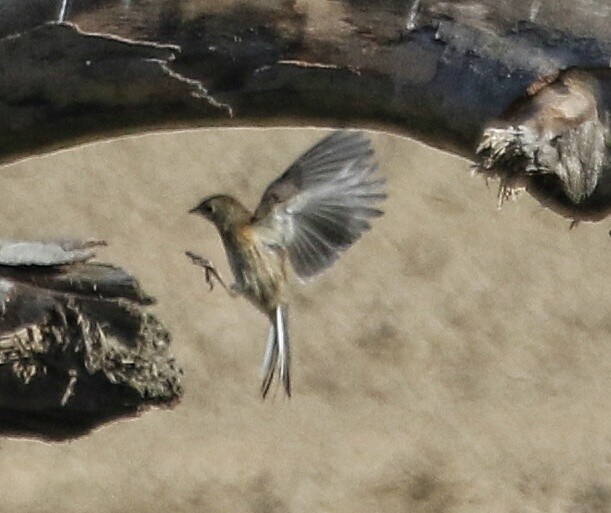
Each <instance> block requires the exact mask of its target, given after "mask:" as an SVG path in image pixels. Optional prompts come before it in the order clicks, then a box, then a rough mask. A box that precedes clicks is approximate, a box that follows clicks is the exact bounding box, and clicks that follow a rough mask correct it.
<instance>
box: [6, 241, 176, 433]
mask: <svg viewBox="0 0 611 513" xmlns="http://www.w3.org/2000/svg"><path fill="white" fill-rule="evenodd" d="M70 244H71V246H67V245H66V243H65V241H63V242H59V243H58V242H33V243H23V242H14V243H11V242H9V241H0V433H23V434H35V435H39V436H43V437H49V438H63V437H68V436H74V435H76V434H80V433H82V432H86V431H87V430H89V429H91V428H92V427H93V426H95V425H97V424H99V423H101V422H104V421H105V420H108V419H111V418H114V417H117V416H122V415H126V414H134V413H136V412H138V411H139V410H140V409H142V407H143V406H146V405H150V404H172V403H173V402H174V401H175V400H177V399H178V398H179V397H180V394H181V384H180V380H181V375H182V371H181V369H180V368H179V367H178V365H177V364H176V362H175V360H174V357H173V356H172V354H171V351H170V335H169V333H168V331H167V330H166V329H165V328H164V327H163V325H162V324H161V323H160V322H159V321H158V320H157V318H156V317H155V316H153V315H152V314H150V313H147V312H145V311H143V306H145V305H147V304H150V303H152V302H153V299H152V298H150V297H149V296H147V295H146V294H144V293H143V292H142V290H141V289H140V286H139V284H138V282H137V281H136V280H135V279H134V278H133V276H131V275H130V274H128V273H127V272H125V271H124V270H122V269H119V268H117V267H114V266H111V265H107V264H99V263H92V262H88V261H86V259H84V258H83V255H82V252H83V251H89V252H90V249H88V248H89V246H90V244H88V243H84V244H79V243H78V242H75V241H71V242H70ZM9 254H10V256H11V258H10V259H7V261H6V262H5V261H3V260H2V257H3V255H4V256H6V255H9ZM91 256H93V254H92V253H89V256H88V258H90V257H91Z"/></svg>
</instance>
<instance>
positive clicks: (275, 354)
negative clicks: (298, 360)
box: [261, 305, 291, 398]
mask: <svg viewBox="0 0 611 513" xmlns="http://www.w3.org/2000/svg"><path fill="white" fill-rule="evenodd" d="M276 367H278V372H279V374H280V380H281V381H282V384H283V385H284V391H285V392H286V395H287V396H289V397H291V373H290V367H291V352H290V345H289V331H288V307H287V305H279V306H278V307H277V308H276V311H275V312H274V316H273V319H272V326H271V327H270V329H269V336H268V337H267V347H266V348H265V356H264V357H263V366H262V369H261V370H262V374H263V383H262V384H261V394H262V395H263V398H265V396H266V395H267V392H269V388H270V386H271V384H272V381H273V379H274V374H275V372H276Z"/></svg>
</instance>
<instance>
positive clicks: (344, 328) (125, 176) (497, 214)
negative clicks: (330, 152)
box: [0, 130, 611, 513]
mask: <svg viewBox="0 0 611 513" xmlns="http://www.w3.org/2000/svg"><path fill="white" fill-rule="evenodd" d="M319 137H320V132H317V131H313V130H309V131H308V130H300V131H297V130H256V131H255V130H211V131H206V130H201V131H188V132H178V133H172V134H153V135H145V136H141V137H135V138H129V139H121V140H115V141H111V142H105V143H99V144H93V145H88V146H83V147H80V148H77V149H74V150H71V151H65V152H61V153H57V154H53V155H48V156H45V157H41V158H35V159H30V160H26V161H22V162H19V163H17V164H13V165H10V166H7V167H4V168H2V169H1V170H0V183H1V184H2V189H3V191H4V193H5V195H4V198H5V200H4V201H3V202H2V203H1V204H0V215H1V216H2V219H4V220H5V223H4V224H3V226H2V236H3V237H22V238H36V237H69V236H74V237H97V238H105V239H108V240H109V241H110V242H111V243H112V245H111V246H110V247H108V248H106V249H103V250H101V251H100V254H99V258H100V260H103V261H110V262H114V263H118V264H120V265H122V266H124V267H126V268H128V269H130V270H132V271H133V272H135V274H136V275H137V276H138V277H139V278H140V280H141V282H142V284H143V285H144V287H145V289H146V290H147V291H149V292H150V293H152V294H154V295H155V296H157V298H158V300H159V303H158V305H157V306H156V307H155V311H156V313H157V314H158V315H159V316H160V318H161V319H162V320H163V321H164V322H165V323H166V324H167V326H168V327H169V328H170V330H171V331H172V333H173V336H174V353H175V355H176V357H177V358H178V359H179V361H180V362H182V364H183V366H184V368H185V372H186V375H185V378H184V386H185V396H184V400H183V401H182V403H181V404H179V405H178V406H177V407H176V408H175V409H174V410H172V411H159V410H152V411H150V412H148V413H146V414H144V415H142V416H141V417H140V418H137V419H132V420H127V421H120V422H116V423H113V424H109V425H106V426H104V427H101V428H99V429H98V430H96V431H95V432H93V433H92V434H91V435H89V436H86V437H83V438H80V439H77V440H74V441H72V442H70V443H56V444H48V443H43V442H40V441H36V440H27V439H8V438H4V439H1V440H0V475H2V486H1V487H0V511H3V512H4V511H6V512H13V513H21V512H23V513H37V512H53V513H55V512H59V511H61V512H64V513H71V512H96V513H97V512H117V513H118V512H126V511H130V512H131V511H134V512H140V511H146V512H211V513H214V512H236V513H239V512H254V513H266V512H270V513H271V512H288V511H290V512H318V511H321V512H322V511H329V512H331V511H332V512H338V513H341V512H346V513H358V512H368V513H369V512H377V511H384V512H389V513H393V512H416V513H419V512H422V513H424V512H431V513H432V512H438V513H441V512H472V511H473V512H487V513H489V512H499V513H502V512H508V513H510V512H539V511H540V512H556V511H566V512H570V513H599V512H608V511H611V394H610V391H611V357H610V356H609V354H611V317H610V316H609V305H610V304H611V286H610V285H611V283H610V279H609V251H610V246H611V241H610V238H609V235H608V233H607V232H608V230H609V223H608V222H606V223H601V224H598V225H581V226H579V227H578V228H577V229H575V230H571V231H569V229H568V222H567V221H566V220H564V219H561V218H559V217H558V216H556V215H554V214H552V213H550V212H549V211H546V210H544V209H542V208H541V207H539V206H538V205H537V204H536V203H535V202H534V201H533V200H531V199H530V198H528V197H526V196H524V197H522V198H520V200H519V201H518V202H516V203H509V204H507V205H506V206H505V207H504V208H503V209H502V210H501V211H498V210H497V209H496V200H495V194H494V190H488V189H487V188H486V185H485V183H484V182H483V180H481V179H474V178H470V177H469V175H468V163H467V162H465V161H462V160H459V159H456V158H453V157H451V156H448V155H445V154H442V153H440V152H437V151H434V150H432V149H430V148H427V147H425V146H422V145H420V144H417V143H415V142H413V141H410V140H407V139H401V138H397V137H391V136H388V135H383V134H373V135H372V137H373V141H374V145H375V147H376V149H377V152H378V158H379V162H380V164H381V168H382V170H383V173H384V174H385V175H386V176H387V178H388V184H389V186H388V189H389V192H390V197H389V199H388V201H387V202H386V205H385V209H386V212H387V213H386V215H385V217H383V218H382V219H380V220H378V221H377V222H376V223H375V226H374V229H373V230H372V231H371V232H370V233H368V234H367V235H366V236H365V237H364V238H363V239H362V240H361V241H360V242H359V243H358V244H357V245H356V246H354V247H353V248H352V249H351V250H350V251H349V252H348V253H346V254H345V255H344V257H343V258H342V259H341V260H340V262H339V264H338V265H337V266H336V267H335V268H334V269H333V270H332V271H330V272H329V273H328V274H325V275H324V276H323V277H321V278H320V279H319V280H318V281H316V282H314V283H312V284H309V285H306V286H299V285H298V284H297V283H296V282H295V286H294V288H293V291H294V293H293V305H292V312H291V313H292V340H293V343H294V364H295V365H294V378H295V379H294V397H293V399H292V400H290V401H288V400H286V399H285V398H284V397H283V396H282V394H281V393H280V390H276V393H275V394H272V395H273V396H274V397H272V398H271V400H268V401H266V402H262V401H261V400H260V399H259V392H258V390H259V376H258V369H259V365H260V360H261V358H262V353H263V346H264V342H265V338H266V335H267V324H266V322H267V321H266V320H265V319H264V318H263V317H262V316H261V315H260V314H259V313H258V312H257V311H256V310H255V309H254V308H252V307H251V306H250V305H249V304H248V303H247V302H246V301H244V300H233V299H230V298H229V297H227V296H226V295H225V294H224V293H223V292H222V291H221V290H218V289H217V290H215V291H214V292H213V293H209V292H208V291H207V289H206V287H205V286H204V285H203V282H202V279H201V273H200V272H198V270H197V269H195V268H194V267H193V266H191V265H190V264H189V262H188V261H187V259H186V258H185V257H184V255H183V251H184V250H185V249H193V250H195V251H197V252H200V253H203V254H206V255H208V256H209V257H210V258H211V259H212V260H213V261H214V262H215V263H216V264H217V265H218V267H219V268H220V269H221V271H222V272H223V273H224V274H225V276H228V270H227V264H226V261H225V258H224V255H223V251H222V247H221V245H220V242H219V240H218V237H217V235H216V232H215V231H214V228H213V227H212V226H210V225H208V224H206V223H205V222H204V221H203V220H201V219H198V218H196V217H193V216H189V215H187V214H186V211H187V210H188V209H189V208H190V207H192V206H193V205H194V204H195V203H196V202H197V201H198V200H199V199H200V197H203V196H205V195H208V194H212V193H217V192H232V193H235V194H236V195H239V196H240V197H242V198H243V199H244V201H245V202H247V204H248V205H250V206H254V205H255V204H256V202H257V200H258V198H259V195H260V194H261V192H262V190H263V189H264V187H265V186H266V184H267V183H268V182H269V181H270V180H271V179H273V178H274V177H275V176H276V175H277V174H278V173H279V172H280V171H281V170H282V169H283V168H284V167H285V166H287V165H288V164H289V163H290V162H291V161H292V160H293V158H294V157H296V156H297V155H298V154H299V153H300V152H301V151H303V150H304V149H306V148H307V147H308V146H309V145H310V144H311V143H313V142H314V141H316V140H317V139H318V138H319ZM494 188H495V185H493V186H492V189H494Z"/></svg>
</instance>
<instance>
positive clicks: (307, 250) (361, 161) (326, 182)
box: [253, 131, 386, 279]
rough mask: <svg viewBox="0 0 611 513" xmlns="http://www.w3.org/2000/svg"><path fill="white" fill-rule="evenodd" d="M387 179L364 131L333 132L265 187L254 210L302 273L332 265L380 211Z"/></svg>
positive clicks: (270, 237)
mask: <svg viewBox="0 0 611 513" xmlns="http://www.w3.org/2000/svg"><path fill="white" fill-rule="evenodd" d="M384 184H385V181H384V180H383V179H382V178H379V177H378V173H377V165H376V163H375V162H373V149H372V148H371V145H370V142H369V140H368V139H367V138H366V137H365V136H364V135H363V134H361V133H360V132H344V131H341V132H333V133H332V134H331V135H329V136H327V137H325V138H324V139H323V140H322V141H320V142H319V143H318V144H316V145H315V146H313V147H312V148H311V149H310V150H308V151H307V152H306V153H304V154H303V155H302V156H301V157H299V158H298V159H297V160H296V161H295V162H294V163H293V164H292V165H291V166H290V167H289V168H288V169H287V170H286V171H285V172H284V173H283V174H282V176H280V177H279V178H278V179H277V180H275V181H274V182H272V183H271V184H270V185H269V187H268V188H267V189H266V191H265V193H264V194H263V197H262V199H261V202H260V204H259V206H258V207H257V210H256V211H255V214H254V218H253V220H254V222H255V223H256V224H257V226H259V227H260V228H261V232H262V233H263V234H264V237H266V238H267V240H268V242H269V243H270V244H275V245H279V246H282V247H284V248H285V249H286V251H287V253H288V256H289V260H290V262H291V265H292V266H293V268H294V269H295V272H296V273H297V275H298V276H299V277H300V278H302V279H307V278H311V277H313V276H316V275H317V274H320V273H321V272H323V271H324V270H325V269H327V268H328V267H330V266H331V265H332V264H333V263H334V262H335V261H336V260H337V259H338V258H339V255H340V253H341V251H343V250H345V249H346V248H348V247H349V246H350V245H352V244H353V243H354V242H355V241H356V240H357V239H358V238H359V237H360V236H361V235H362V234H363V232H365V231H367V230H368V229H369V228H370V224H369V220H370V219H371V218H373V217H378V216H380V215H382V211H381V210H379V209H378V208H377V204H378V203H379V202H380V201H382V200H383V199H384V198H385V197H386V194H385V192H384Z"/></svg>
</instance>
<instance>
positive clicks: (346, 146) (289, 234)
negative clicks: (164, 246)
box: [187, 132, 386, 397]
mask: <svg viewBox="0 0 611 513" xmlns="http://www.w3.org/2000/svg"><path fill="white" fill-rule="evenodd" d="M372 157H373V150H372V149H371V146H370V143H369V141H368V140H367V139H366V138H365V137H364V136H363V135H362V134H361V133H358V132H334V133H332V134H331V135H329V136H327V137H325V138H324V139H323V140H322V141H320V142H319V143H318V144H316V145H315V146H313V147H312V148H311V149H310V150H308V151H307V152H306V153H304V154H303V155H302V156H301V157H299V158H298V159H297V160H296V161H295V162H294V163H293V164H292V165H291V166H290V167H289V169H287V170H286V171H285V172H284V173H283V174H282V175H281V176H280V177H279V178H278V179H277V180H275V181H274V182H272V183H271V184H270V185H269V187H268V188H267V189H266V191H265V192H264V194H263V197H262V198H261V201H260V203H259V206H258V207H257V209H256V210H255V212H254V213H251V212H249V211H248V209H246V207H244V206H243V205H242V204H241V203H240V202H239V201H238V200H236V199H235V198H233V197H231V196H225V195H217V196H211V197H209V198H206V199H205V200H203V201H202V202H201V203H200V204H199V205H198V206H197V207H195V208H193V209H192V210H190V212H192V213H197V214H199V215H202V216H203V217H205V218H206V219H208V220H210V221H212V222H213V223H214V224H215V226H216V227H217V229H218V231H219V234H220V236H221V239H222V241H223V244H224V246H225V252H226V254H227V258H228V260H229V264H230V267H231V271H232V273H233V275H234V278H235V284H233V285H232V286H231V287H230V288H228V290H229V291H230V292H231V293H232V294H240V295H243V296H245V297H246V298H248V299H249V300H250V301H251V303H253V304H254V305H255V306H256V307H257V308H258V309H259V310H261V311H262V312H263V313H265V314H266V315H267V316H268V318H269V319H270V322H271V323H272V327H271V329H270V334H269V338H268V343H267V349H266V353H265V358H264V361H263V374H264V377H263V383H262V386H261V392H262V394H263V397H265V396H266V394H267V392H268V391H269V387H270V385H271V383H272V380H273V377H274V373H275V370H276V367H278V370H279V374H280V379H281V381H282V382H283V385H284V389H285V392H286V394H287V395H288V396H290V395H291V378H290V350H289V336H288V305H287V294H286V283H287V276H286V262H287V260H288V261H290V263H291V265H292V267H293V269H294V270H295V272H296V273H297V276H298V277H299V278H300V279H302V280H305V279H308V278H312V277H314V276H316V275H318V274H320V273H321V272H323V271H324V270H325V269H327V268H328V267H330V266H331V265H332V264H333V263H334V262H335V261H336V260H337V259H338V258H339V255H340V253H341V252H342V251H344V250H345V249H347V248H348V247H349V246H351V245H352V244H353V243H354V242H355V241H356V240H357V239H358V238H359V237H360V236H361V235H362V233H363V232H365V231H367V230H368V229H369V228H370V224H369V220H370V219H371V218H373V217H377V216H380V215H381V214H382V211H381V210H379V209H378V208H376V205H377V203H379V202H380V201H381V200H383V199H384V198H385V197H386V194H385V193H384V180H383V179H381V178H379V177H378V176H377V173H376V171H377V166H376V164H375V163H373V162H372ZM187 254H188V255H189V256H190V257H191V258H192V260H193V261H194V263H196V264H198V265H201V266H203V267H204V268H205V269H206V277H207V280H208V281H209V283H210V284H212V282H211V278H210V275H209V273H210V272H211V273H213V274H214V275H215V276H216V277H217V278H218V279H219V280H220V277H219V276H218V273H217V272H216V271H215V270H214V268H213V267H212V265H211V264H210V263H209V262H208V261H206V260H205V259H202V258H201V257H197V256H196V255H193V254H192V253H187ZM220 281H221V283H223V282H222V280H220ZM223 285H224V284H223Z"/></svg>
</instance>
